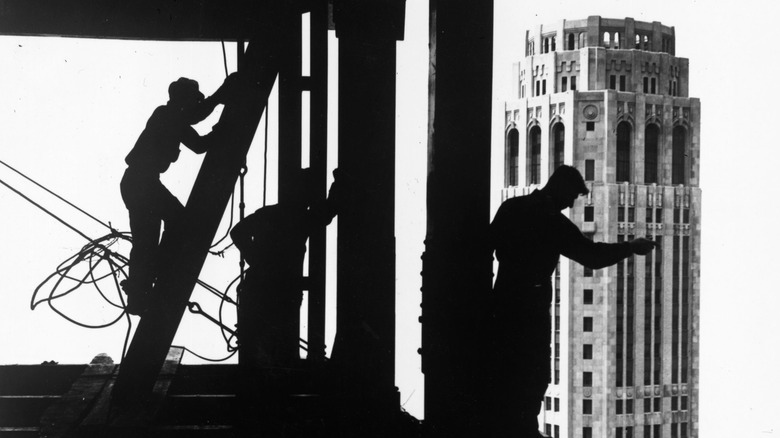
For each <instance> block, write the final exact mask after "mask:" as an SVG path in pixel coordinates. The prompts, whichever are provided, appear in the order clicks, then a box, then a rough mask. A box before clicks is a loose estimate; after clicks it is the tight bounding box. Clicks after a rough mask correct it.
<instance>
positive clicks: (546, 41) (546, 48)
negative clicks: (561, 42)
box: [544, 38, 550, 53]
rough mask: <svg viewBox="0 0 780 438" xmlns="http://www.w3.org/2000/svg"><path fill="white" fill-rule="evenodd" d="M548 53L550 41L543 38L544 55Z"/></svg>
mask: <svg viewBox="0 0 780 438" xmlns="http://www.w3.org/2000/svg"><path fill="white" fill-rule="evenodd" d="M549 51H550V39H549V38H545V39H544V53H547V52H549Z"/></svg>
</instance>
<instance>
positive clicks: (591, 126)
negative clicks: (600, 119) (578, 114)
mask: <svg viewBox="0 0 780 438" xmlns="http://www.w3.org/2000/svg"><path fill="white" fill-rule="evenodd" d="M585 130H586V131H595V130H596V122H585Z"/></svg>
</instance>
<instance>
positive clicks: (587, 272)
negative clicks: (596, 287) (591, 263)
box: [582, 266, 593, 277]
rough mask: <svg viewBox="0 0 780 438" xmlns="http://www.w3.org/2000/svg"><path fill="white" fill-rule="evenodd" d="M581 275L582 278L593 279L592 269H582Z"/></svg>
mask: <svg viewBox="0 0 780 438" xmlns="http://www.w3.org/2000/svg"><path fill="white" fill-rule="evenodd" d="M582 275H583V276H584V277H593V269H591V268H589V267H587V266H585V267H583V268H582Z"/></svg>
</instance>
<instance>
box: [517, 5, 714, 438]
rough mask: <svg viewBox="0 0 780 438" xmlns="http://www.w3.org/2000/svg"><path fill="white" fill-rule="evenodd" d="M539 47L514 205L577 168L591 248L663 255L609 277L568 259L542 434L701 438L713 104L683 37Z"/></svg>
mask: <svg viewBox="0 0 780 438" xmlns="http://www.w3.org/2000/svg"><path fill="white" fill-rule="evenodd" d="M525 43H526V44H525V57H524V58H523V60H522V61H520V62H519V63H517V64H515V66H514V79H515V81H514V84H515V86H514V90H513V93H514V96H513V98H512V99H511V100H508V101H507V102H506V104H505V115H506V129H505V139H504V140H505V184H504V185H505V188H504V189H503V193H502V196H503V199H506V198H509V197H512V196H518V195H522V194H526V193H529V192H531V191H532V190H533V189H534V188H535V187H537V186H538V185H541V184H543V183H544V182H545V181H546V180H547V178H548V176H549V175H550V174H551V173H552V171H553V170H554V169H555V168H556V167H558V166H559V165H561V164H569V165H572V166H574V167H576V168H577V169H579V170H580V172H581V173H582V174H583V176H584V177H585V180H586V184H587V185H588V187H589V188H590V194H588V195H587V196H586V197H581V198H580V199H579V200H578V201H577V202H576V204H575V205H574V207H573V208H572V209H570V210H569V212H568V214H569V217H570V218H571V219H572V221H573V222H574V223H575V224H577V226H579V227H580V229H581V230H582V231H583V232H584V233H585V234H586V235H588V236H589V237H591V238H593V239H594V240H596V241H604V242H620V241H625V240H630V239H632V238H634V237H640V236H645V237H648V238H651V239H654V240H656V241H657V242H658V243H659V244H660V248H659V249H657V250H656V251H653V253H651V254H650V255H649V256H646V257H631V258H628V259H626V260H624V261H622V262H620V263H618V264H617V265H615V266H611V267H609V268H605V269H602V270H597V271H593V270H589V269H587V268H584V267H583V266H581V265H578V264H576V263H574V262H571V261H569V260H568V259H565V258H562V259H561V262H560V265H559V268H558V269H557V271H556V274H555V281H554V299H553V305H552V308H551V312H552V313H553V321H554V323H553V331H554V333H553V337H552V338H553V345H552V350H553V360H552V363H551V364H550V366H551V368H552V376H553V381H552V383H551V385H550V387H549V389H548V392H547V394H546V398H545V403H544V406H543V407H542V413H541V415H540V424H542V425H543V429H544V431H545V432H546V433H547V434H549V435H551V436H553V437H568V438H591V437H599V438H659V437H664V438H668V437H670V438H692V437H698V393H699V388H698V380H699V378H698V365H699V362H698V361H699V273H700V267H699V261H700V250H699V248H700V236H701V226H700V224H701V189H700V188H699V157H700V140H699V139H700V123H699V120H700V102H699V99H697V98H693V97H689V96H688V89H689V86H688V59H686V58H680V57H677V56H676V53H675V30H674V27H669V26H665V25H662V24H661V23H659V22H652V23H648V22H641V21H635V20H633V19H631V18H625V19H606V18H601V17H599V16H591V17H588V18H587V19H582V20H563V21H559V22H557V23H554V24H552V25H544V26H538V27H536V28H534V29H533V30H531V31H528V32H526V37H525Z"/></svg>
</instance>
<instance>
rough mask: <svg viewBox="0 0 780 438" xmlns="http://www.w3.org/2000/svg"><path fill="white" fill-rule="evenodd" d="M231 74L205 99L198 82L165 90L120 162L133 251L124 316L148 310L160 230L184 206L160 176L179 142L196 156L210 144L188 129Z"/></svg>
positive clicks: (221, 99) (222, 93)
mask: <svg viewBox="0 0 780 438" xmlns="http://www.w3.org/2000/svg"><path fill="white" fill-rule="evenodd" d="M231 78H233V76H230V77H229V78H228V79H226V80H225V83H224V84H223V85H222V86H221V87H220V88H219V89H218V90H217V91H216V92H215V93H214V94H213V95H212V96H210V97H208V98H204V95H203V93H201V92H200V90H199V87H198V83H197V82H196V81H194V80H192V79H187V78H179V79H178V80H177V81H175V82H173V83H171V85H170V86H169V87H168V95H169V100H168V103H167V104H165V105H163V106H160V107H157V109H155V110H154V112H153V113H152V115H151V117H149V121H148V122H147V123H146V128H145V129H144V130H143V132H141V135H140V136H139V137H138V141H136V143H135V146H134V147H133V149H132V150H131V151H130V153H129V154H128V155H127V157H126V158H125V162H126V163H127V170H125V174H124V176H123V177H122V182H121V184H120V189H121V193H122V200H123V201H124V202H125V206H126V207H127V210H128V212H129V215H130V231H131V232H132V236H133V248H132V250H131V251H130V263H129V273H128V278H127V279H126V280H125V281H123V282H122V288H123V289H124V291H125V293H126V294H127V307H126V310H127V312H128V313H131V314H135V315H140V314H142V313H143V312H144V311H145V310H146V308H147V307H148V300H149V296H150V295H149V294H150V292H151V290H152V286H153V284H154V281H155V277H156V275H157V263H158V262H157V260H158V258H159V254H158V252H159V248H158V247H159V242H160V227H161V223H162V222H163V221H164V222H165V225H166V228H169V227H170V225H171V224H172V223H175V222H176V221H177V220H178V218H179V217H180V216H181V214H182V212H183V211H184V206H183V205H182V204H181V202H179V200H178V199H176V197H175V196H173V195H172V194H171V192H170V191H168V189H167V188H165V186H163V184H162V183H161V182H160V174H161V173H163V172H165V171H166V170H168V167H170V165H171V163H173V162H175V161H176V160H177V159H178V158H179V152H180V149H179V147H180V145H181V144H184V145H185V146H187V147H188V148H189V149H190V150H192V151H193V152H195V153H197V154H202V153H204V152H206V151H207V150H208V149H209V148H210V147H211V146H212V145H213V143H214V136H213V133H214V132H213V131H212V132H211V133H209V134H207V135H205V136H201V135H199V134H198V133H197V131H195V129H194V128H193V127H192V126H191V125H195V124H197V123H199V122H201V121H202V120H203V119H205V118H206V117H208V115H209V114H211V112H212V111H214V108H215V107H216V106H217V105H218V104H221V103H225V98H226V97H227V96H228V89H229V88H230V86H229V83H231V82H235V80H234V79H231Z"/></svg>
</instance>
